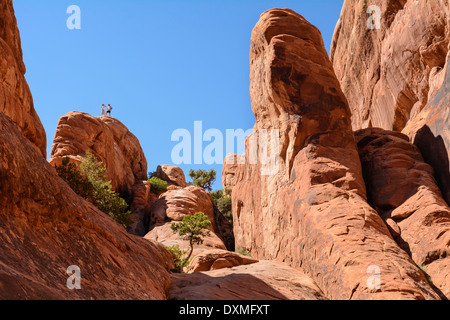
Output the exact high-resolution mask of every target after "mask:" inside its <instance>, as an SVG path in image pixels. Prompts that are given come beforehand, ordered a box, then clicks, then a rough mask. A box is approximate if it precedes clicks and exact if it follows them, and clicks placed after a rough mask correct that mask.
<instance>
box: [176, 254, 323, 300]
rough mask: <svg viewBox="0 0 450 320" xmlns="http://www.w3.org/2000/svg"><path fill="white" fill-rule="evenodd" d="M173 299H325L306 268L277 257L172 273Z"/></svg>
mask: <svg viewBox="0 0 450 320" xmlns="http://www.w3.org/2000/svg"><path fill="white" fill-rule="evenodd" d="M170 299H172V300H325V299H326V298H325V296H324V295H323V293H322V292H321V290H320V289H319V288H318V287H317V285H316V284H315V283H314V281H313V280H312V279H311V278H309V277H308V276H306V275H305V274H304V273H303V272H301V271H299V270H297V269H293V268H290V267H288V266H286V265H284V264H282V263H279V262H275V261H260V262H258V263H254V264H250V265H243V266H239V267H234V268H231V269H230V268H225V269H219V270H215V271H208V272H196V273H192V274H173V275H172V284H171V287H170Z"/></svg>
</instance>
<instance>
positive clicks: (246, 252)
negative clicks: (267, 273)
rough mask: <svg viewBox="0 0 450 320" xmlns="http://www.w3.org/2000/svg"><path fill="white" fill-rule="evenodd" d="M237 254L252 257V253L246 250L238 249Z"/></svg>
mask: <svg viewBox="0 0 450 320" xmlns="http://www.w3.org/2000/svg"><path fill="white" fill-rule="evenodd" d="M236 252H237V253H239V254H242V255H243V256H247V257H252V255H251V254H250V252H248V251H247V250H245V249H244V248H240V247H237V249H236Z"/></svg>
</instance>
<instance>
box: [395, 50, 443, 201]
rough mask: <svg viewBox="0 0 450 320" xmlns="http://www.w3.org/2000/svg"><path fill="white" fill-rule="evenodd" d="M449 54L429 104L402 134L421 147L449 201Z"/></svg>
mask: <svg viewBox="0 0 450 320" xmlns="http://www.w3.org/2000/svg"><path fill="white" fill-rule="evenodd" d="M449 61H450V53H449V54H448V55H447V64H446V67H445V68H444V69H443V70H442V71H441V73H442V76H445V77H443V79H442V85H441V86H440V88H439V89H438V91H437V92H436V94H435V95H434V96H433V97H432V98H431V99H430V100H429V102H428V105H427V106H426V107H425V108H424V109H423V110H422V111H421V112H420V113H419V114H418V115H417V116H416V117H415V118H414V119H413V120H411V121H410V122H409V123H408V125H407V126H406V128H405V129H404V130H403V133H405V134H406V135H408V136H409V137H410V139H411V141H413V142H414V144H415V145H416V146H417V147H419V149H420V151H421V152H422V155H423V157H424V159H425V161H426V162H427V163H429V164H430V165H431V166H432V167H433V168H434V171H435V178H436V180H437V182H438V184H439V187H440V188H441V191H442V193H443V195H444V199H445V200H446V201H447V203H448V204H450V162H449V159H450V67H449Z"/></svg>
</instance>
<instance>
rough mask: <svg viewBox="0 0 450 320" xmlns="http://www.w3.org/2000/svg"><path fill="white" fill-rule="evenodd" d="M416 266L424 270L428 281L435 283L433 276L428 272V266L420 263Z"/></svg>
mask: <svg viewBox="0 0 450 320" xmlns="http://www.w3.org/2000/svg"><path fill="white" fill-rule="evenodd" d="M416 266H417V267H418V268H419V269H420V271H422V273H423V275H424V276H425V278H427V281H428V283H429V284H430V285H433V279H431V276H430V275H429V274H428V273H427V267H426V266H425V265H423V264H421V265H419V264H417V263H416Z"/></svg>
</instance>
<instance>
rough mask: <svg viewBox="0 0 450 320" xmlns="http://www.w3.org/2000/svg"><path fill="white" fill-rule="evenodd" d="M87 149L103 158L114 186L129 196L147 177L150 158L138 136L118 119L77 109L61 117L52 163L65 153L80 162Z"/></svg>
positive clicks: (99, 158) (56, 163)
mask: <svg viewBox="0 0 450 320" xmlns="http://www.w3.org/2000/svg"><path fill="white" fill-rule="evenodd" d="M88 151H89V152H91V153H92V154H94V155H95V156H96V157H97V159H98V160H99V161H101V162H103V165H105V167H106V175H107V178H108V179H109V180H111V182H112V186H113V189H114V190H115V191H117V192H118V193H120V194H121V195H122V197H124V198H126V199H129V198H130V197H131V196H132V190H133V186H134V184H135V183H136V182H138V181H141V180H145V179H147V159H146V158H145V155H144V152H143V150H142V148H141V145H140V143H139V140H138V139H137V138H136V136H135V135H133V134H132V133H131V132H130V131H129V130H128V129H127V127H125V125H123V124H122V123H121V122H120V121H119V120H117V119H115V118H112V117H109V116H102V117H98V118H96V117H93V116H91V115H89V114H87V113H82V112H76V111H74V112H70V113H68V114H67V115H65V116H63V117H61V118H60V119H59V122H58V126H57V128H56V132H55V138H54V141H53V146H52V151H51V159H50V164H52V165H59V164H61V162H62V160H63V159H64V158H65V157H69V158H70V159H71V161H72V162H75V163H80V162H81V160H82V158H83V157H84V156H85V155H86V153H87V152H88Z"/></svg>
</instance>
